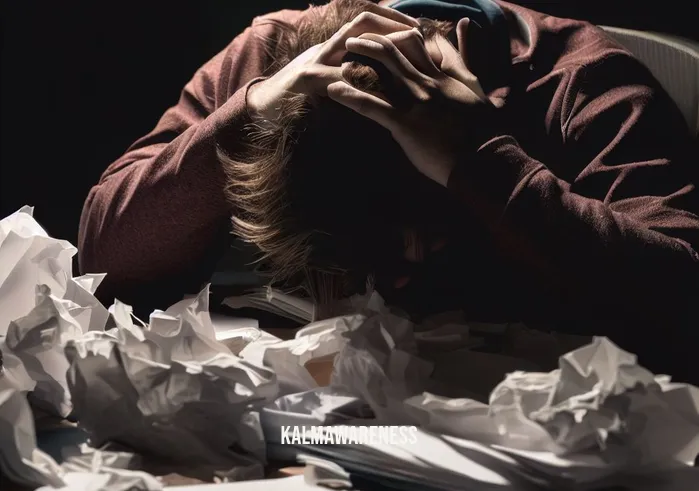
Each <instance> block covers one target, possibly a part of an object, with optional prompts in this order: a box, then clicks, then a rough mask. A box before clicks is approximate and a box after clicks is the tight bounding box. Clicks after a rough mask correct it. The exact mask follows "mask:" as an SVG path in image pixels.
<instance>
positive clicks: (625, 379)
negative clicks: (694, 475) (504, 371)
mask: <svg viewBox="0 0 699 491" xmlns="http://www.w3.org/2000/svg"><path fill="white" fill-rule="evenodd" d="M559 365H560V367H559V368H558V369H557V370H554V371H552V372H548V373H536V372H520V371H516V372H513V373H510V374H509V375H508V376H507V377H506V378H505V380H504V381H503V382H501V383H500V384H499V385H498V386H497V387H496V388H495V389H494V390H493V392H492V394H491V396H490V401H489V404H482V403H479V402H476V401H474V400H471V399H449V398H444V397H440V396H437V395H434V394H429V393H423V394H419V395H416V396H413V397H411V398H409V399H407V400H406V401H405V404H406V411H407V412H408V413H409V414H411V415H412V416H413V417H414V418H416V421H417V424H419V425H421V426H422V427H423V428H426V429H429V430H431V431H435V432H438V433H443V434H449V435H453V436H456V437H460V438H466V439H473V440H477V441H481V442H486V443H490V444H493V445H498V446H499V447H502V448H506V449H512V450H522V451H526V452H539V453H545V454H550V455H554V456H560V457H562V458H572V456H576V455H582V454H591V455H595V456H598V457H599V462H598V464H597V465H600V466H602V465H604V466H608V467H609V466H615V467H618V468H623V467H633V466H660V467H663V466H674V465H682V464H693V462H694V459H695V457H696V456H697V455H698V454H699V389H697V388H696V387H694V386H691V385H688V384H679V383H672V382H670V379H669V377H666V376H654V375H653V374H652V373H650V372H649V371H648V370H646V369H645V368H643V367H641V366H639V365H638V363H637V360H636V356H635V355H632V354H630V353H628V352H626V351H624V350H622V349H620V348H619V347H617V346H616V345H615V344H614V343H612V342H611V341H609V339H607V338H604V337H597V338H594V340H593V342H592V343H590V344H589V345H586V346H583V347H582V348H579V349H577V350H575V351H572V352H570V353H567V354H565V355H563V356H562V357H561V358H560V361H559ZM527 455H528V457H531V456H532V455H533V454H527Z"/></svg>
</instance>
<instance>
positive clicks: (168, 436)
mask: <svg viewBox="0 0 699 491" xmlns="http://www.w3.org/2000/svg"><path fill="white" fill-rule="evenodd" d="M31 214H32V209H31V208H29V207H25V208H22V209H21V210H19V211H18V212H17V213H15V214H13V215H11V216H9V217H7V218H6V219H4V220H2V221H0V321H1V322H2V324H1V325H0V352H2V354H3V363H2V370H1V371H0V391H3V392H2V393H3V394H5V395H6V396H7V400H6V401H4V404H3V405H0V426H2V425H5V427H6V428H9V429H13V430H12V431H13V432H14V433H13V434H12V438H9V437H8V438H5V439H3V445H4V446H3V451H2V459H0V468H1V469H2V471H3V472H6V473H7V474H8V475H9V476H11V478H13V479H14V480H16V481H19V482H21V483H26V484H30V485H35V486H38V485H44V484H52V485H63V484H65V483H64V482H62V481H63V477H65V476H66V475H69V474H70V475H73V476H74V477H75V476H76V475H78V477H76V479H80V480H85V479H86V481H85V483H84V487H85V489H88V488H90V489H92V488H91V486H93V485H92V484H90V483H89V482H88V481H90V478H89V476H86V475H85V473H84V472H79V473H77V474H76V473H75V472H73V471H75V470H76V469H72V468H71V469H64V468H63V467H59V466H57V465H56V463H55V462H53V460H52V459H51V457H49V456H48V455H46V454H44V453H43V452H40V451H39V450H37V449H36V444H35V437H34V429H33V423H32V414H31V409H30V407H29V405H28V404H27V399H28V400H29V402H30V403H31V404H32V405H33V406H34V407H35V408H40V409H43V410H48V412H50V413H52V414H54V415H58V416H63V417H65V416H67V415H68V414H70V413H72V412H74V413H75V414H76V415H78V416H80V419H81V421H80V424H81V425H83V426H84V427H85V429H86V430H87V431H88V433H89V434H90V438H91V443H92V444H93V445H96V446H101V445H102V444H103V443H105V442H107V441H109V440H117V441H119V443H121V444H122V445H130V446H131V447H132V448H133V449H135V450H140V451H142V452H144V453H148V454H150V456H152V457H155V458H160V459H168V458H169V459H171V461H172V462H173V463H175V462H179V463H182V462H183V461H186V465H187V466H189V467H190V468H191V467H195V468H197V469H199V470H202V469H203V468H204V467H203V466H199V464H202V463H204V464H205V469H206V471H211V473H215V472H217V473H218V474H219V475H220V476H221V477H222V478H223V479H224V480H225V479H249V478H254V477H259V476H260V475H261V472H262V463H263V462H264V459H265V445H264V441H263V435H262V430H261V427H260V422H259V414H258V410H259V408H260V407H262V406H264V405H265V404H267V403H269V402H270V401H273V400H274V399H276V397H277V393H278V384H277V381H276V377H275V375H274V373H273V372H271V371H270V370H268V369H265V368H263V367H256V366H253V365H251V364H250V363H249V362H246V361H245V360H241V359H240V358H238V357H236V356H235V355H233V354H232V353H231V352H230V350H229V349H228V348H227V347H226V346H225V345H223V344H221V343H219V342H217V341H216V339H215V338H216V334H215V330H214V328H213V325H212V322H211V319H210V316H209V313H208V289H205V290H204V291H203V292H201V294H200V295H199V296H198V297H196V298H194V299H190V300H185V301H183V302H180V303H178V304H176V305H174V306H172V307H171V308H170V309H168V310H167V311H166V312H162V311H156V312H154V313H153V315H152V316H151V318H150V323H149V324H148V325H146V324H144V323H141V322H140V321H138V320H137V319H136V318H135V317H133V315H132V313H131V308H130V307H129V306H127V305H124V304H122V303H120V302H118V301H117V302H116V303H115V304H114V305H113V306H112V307H111V308H110V309H109V310H108V309H106V308H105V307H104V306H102V304H101V303H100V302H99V301H98V300H97V299H96V298H95V296H94V292H95V290H96V288H97V287H98V286H99V283H100V282H101V281H102V279H103V278H104V275H85V276H82V277H78V278H73V277H72V262H71V257H72V256H73V255H74V254H75V252H76V250H75V248H74V247H73V246H72V245H70V244H69V243H68V242H66V241H60V240H56V239H53V238H51V237H48V235H47V234H46V232H45V231H44V230H43V229H42V228H41V227H40V226H39V224H37V223H36V221H35V220H34V219H33V218H32V216H31ZM107 323H109V324H108V325H107ZM107 328H109V329H107ZM105 329H107V330H105ZM28 425H29V426H28ZM9 429H8V430H7V431H10V430H9ZM22 435H23V436H22ZM19 436H22V438H19ZM101 455H106V454H104V453H102V454H101ZM122 471H123V470H119V471H118V472H117V469H116V468H110V467H108V466H106V465H102V467H100V470H99V471H95V473H96V474H100V475H103V474H109V476H110V477H108V478H104V477H99V478H97V477H96V478H95V479H96V480H97V481H95V482H97V484H94V486H97V487H98V488H100V487H105V488H104V489H110V490H117V489H121V488H120V486H126V487H128V483H129V482H135V481H134V479H136V480H138V479H141V478H143V477H144V476H140V477H139V476H135V475H133V474H128V473H127V474H128V475H127V474H125V473H124V472H126V471H123V472H122ZM104 479H107V480H106V481H104V482H103V480H104ZM81 482H82V481H81ZM81 486H82V485H81ZM71 489H72V488H71ZM100 489H101V488H100ZM144 489H150V488H144Z"/></svg>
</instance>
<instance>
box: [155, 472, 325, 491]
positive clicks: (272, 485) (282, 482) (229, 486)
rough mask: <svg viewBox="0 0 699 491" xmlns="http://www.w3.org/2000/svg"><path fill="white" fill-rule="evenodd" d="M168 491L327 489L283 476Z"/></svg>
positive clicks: (170, 490) (311, 490)
mask: <svg viewBox="0 0 699 491" xmlns="http://www.w3.org/2000/svg"><path fill="white" fill-rule="evenodd" d="M165 489H166V490H167V491H321V490H323V491H327V488H321V487H319V486H314V485H312V484H308V483H306V481H305V479H304V477H303V476H291V477H282V478H279V479H265V480H259V481H246V482H244V483H242V482H232V483H222V484H197V485H194V486H168V487H166V488H165Z"/></svg>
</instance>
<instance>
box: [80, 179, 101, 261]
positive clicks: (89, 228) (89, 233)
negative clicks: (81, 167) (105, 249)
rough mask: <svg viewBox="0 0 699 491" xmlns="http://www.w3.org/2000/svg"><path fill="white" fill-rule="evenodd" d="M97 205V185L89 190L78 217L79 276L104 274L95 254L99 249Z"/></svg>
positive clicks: (98, 258)
mask: <svg viewBox="0 0 699 491" xmlns="http://www.w3.org/2000/svg"><path fill="white" fill-rule="evenodd" d="M98 203H99V185H97V186H94V187H93V188H92V189H90V192H89V194H88V195H87V198H86V199H85V203H84V204H83V210H82V214H81V215H80V226H79V229H78V267H79V269H80V274H87V273H102V272H104V271H100V270H101V269H102V268H101V262H100V255H99V254H97V253H96V252H97V251H98V250H99V249H101V247H100V246H101V244H100V234H99V231H100V229H101V227H100V226H99V225H98V223H99V222H100V219H99V216H100V213H99V207H98Z"/></svg>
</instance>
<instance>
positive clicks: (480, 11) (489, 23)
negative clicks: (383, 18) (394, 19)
mask: <svg viewBox="0 0 699 491" xmlns="http://www.w3.org/2000/svg"><path fill="white" fill-rule="evenodd" d="M389 7H390V8H393V9H395V10H398V11H399V12H402V13H404V14H407V15H409V16H411V17H415V18H420V17H425V18H428V19H433V20H443V21H452V22H454V23H456V22H458V21H459V20H461V19H463V18H464V17H468V18H469V19H470V20H471V25H470V26H469V31H468V32H469V33H468V40H467V43H466V44H467V45H470V46H479V47H482V46H487V49H482V48H479V49H478V50H477V51H474V52H478V53H479V54H480V53H483V56H482V57H481V56H475V57H474V56H471V55H470V54H469V57H468V58H469V61H470V62H471V63H473V64H474V65H476V66H472V68H473V69H474V72H476V73H477V75H478V76H479V79H481V83H482V84H483V82H484V81H485V80H484V79H487V83H486V85H488V86H492V87H493V88H494V87H499V86H502V85H504V83H505V82H506V80H507V77H508V75H509V70H510V67H511V65H512V60H511V58H510V33H509V28H508V24H507V18H506V17H505V13H504V12H503V10H502V9H501V8H500V6H499V5H498V4H497V3H495V2H494V1H493V0H395V1H394V2H392V3H391V4H390V5H389ZM474 27H475V28H474ZM449 39H450V41H451V42H452V43H453V44H454V45H455V46H456V47H458V44H457V43H456V33H455V32H453V31H452V33H450V36H449ZM479 58H483V59H479ZM485 88H486V87H484V89H485ZM486 92H487V90H486Z"/></svg>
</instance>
